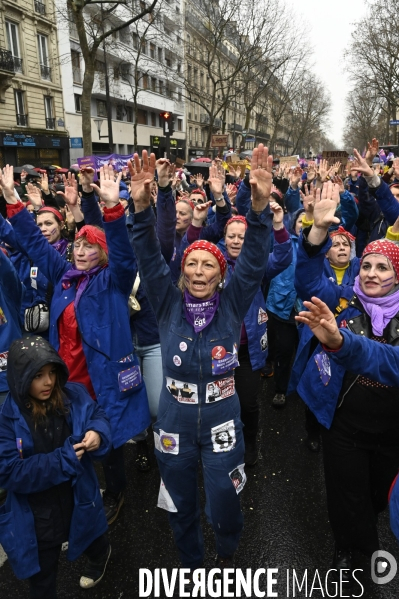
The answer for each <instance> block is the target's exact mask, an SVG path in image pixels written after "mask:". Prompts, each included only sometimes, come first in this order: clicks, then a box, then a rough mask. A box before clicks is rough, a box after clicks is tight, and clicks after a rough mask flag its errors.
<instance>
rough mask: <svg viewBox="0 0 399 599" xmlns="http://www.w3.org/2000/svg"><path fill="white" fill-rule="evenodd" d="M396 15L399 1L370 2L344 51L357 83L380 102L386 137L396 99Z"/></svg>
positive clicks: (398, 33) (398, 51) (398, 32)
mask: <svg viewBox="0 0 399 599" xmlns="http://www.w3.org/2000/svg"><path fill="white" fill-rule="evenodd" d="M398 13H399V0H392V1H391V2H385V0H373V2H372V3H371V2H370V3H369V13H368V14H367V15H366V16H365V17H363V18H362V19H360V20H359V21H358V22H357V23H356V24H355V28H354V31H353V33H352V41H351V44H350V46H349V47H348V49H347V52H346V57H347V58H348V59H349V60H348V68H349V71H350V72H351V73H352V75H353V77H354V79H355V80H356V82H357V84H361V85H362V87H363V89H368V91H369V93H370V94H371V95H372V96H373V97H375V98H379V99H380V100H382V103H381V110H383V111H384V113H385V115H386V136H387V138H389V126H390V125H389V121H390V119H395V118H396V109H397V104H398V96H399V27H398Z"/></svg>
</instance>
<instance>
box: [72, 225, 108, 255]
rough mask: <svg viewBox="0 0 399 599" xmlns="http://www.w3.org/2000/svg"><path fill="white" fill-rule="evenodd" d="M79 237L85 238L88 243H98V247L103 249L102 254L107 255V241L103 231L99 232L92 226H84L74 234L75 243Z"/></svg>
mask: <svg viewBox="0 0 399 599" xmlns="http://www.w3.org/2000/svg"><path fill="white" fill-rule="evenodd" d="M80 237H86V239H87V241H88V242H89V243H98V245H99V246H101V247H102V248H103V250H104V252H106V253H107V254H108V246H107V240H106V238H105V233H104V231H101V230H100V229H97V228H96V227H93V226H92V225H85V226H84V227H82V228H81V229H80V231H79V232H78V233H76V235H75V241H76V239H80Z"/></svg>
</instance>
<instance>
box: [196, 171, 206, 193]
mask: <svg viewBox="0 0 399 599" xmlns="http://www.w3.org/2000/svg"><path fill="white" fill-rule="evenodd" d="M194 181H195V184H196V186H197V187H198V189H203V187H204V177H203V176H202V175H201V173H198V175H194Z"/></svg>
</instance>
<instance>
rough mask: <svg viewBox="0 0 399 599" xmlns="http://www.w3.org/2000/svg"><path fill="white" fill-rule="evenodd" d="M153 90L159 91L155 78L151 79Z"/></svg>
mask: <svg viewBox="0 0 399 599" xmlns="http://www.w3.org/2000/svg"><path fill="white" fill-rule="evenodd" d="M151 90H152V91H153V92H156V91H157V80H156V79H155V77H151Z"/></svg>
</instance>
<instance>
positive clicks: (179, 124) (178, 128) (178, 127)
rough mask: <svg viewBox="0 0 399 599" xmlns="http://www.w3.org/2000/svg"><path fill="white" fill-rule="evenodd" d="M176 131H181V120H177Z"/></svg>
mask: <svg viewBox="0 0 399 599" xmlns="http://www.w3.org/2000/svg"><path fill="white" fill-rule="evenodd" d="M177 130H178V131H183V119H177Z"/></svg>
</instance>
